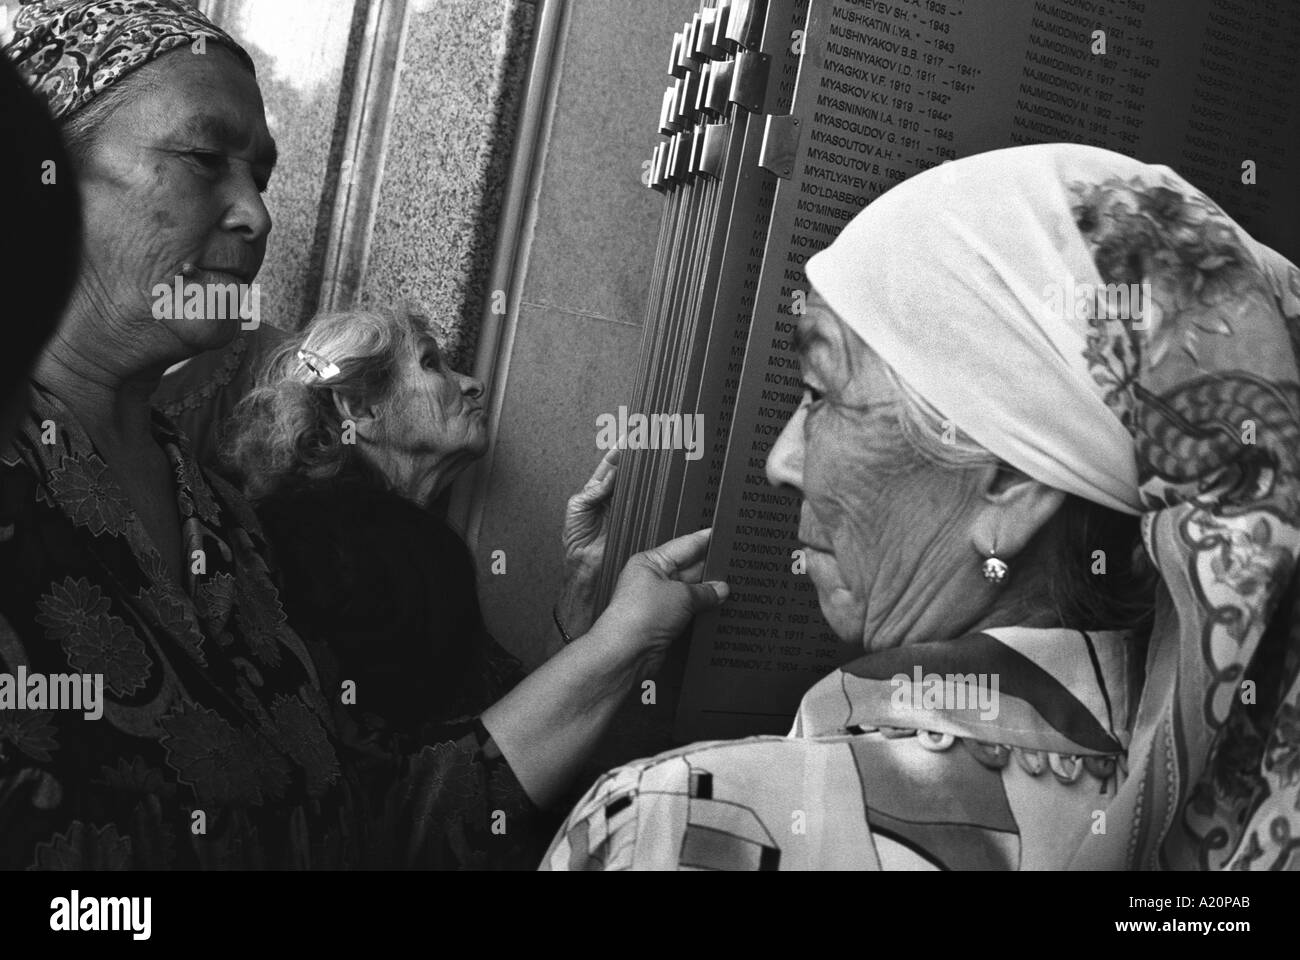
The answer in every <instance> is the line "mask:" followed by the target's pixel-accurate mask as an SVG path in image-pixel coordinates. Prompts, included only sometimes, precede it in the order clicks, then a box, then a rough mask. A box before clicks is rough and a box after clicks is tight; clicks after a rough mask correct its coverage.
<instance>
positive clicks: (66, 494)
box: [50, 454, 133, 537]
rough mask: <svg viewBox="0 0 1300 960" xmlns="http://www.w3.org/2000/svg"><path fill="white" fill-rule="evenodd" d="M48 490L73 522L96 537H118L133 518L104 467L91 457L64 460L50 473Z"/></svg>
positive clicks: (128, 505) (127, 503) (73, 457)
mask: <svg viewBox="0 0 1300 960" xmlns="http://www.w3.org/2000/svg"><path fill="white" fill-rule="evenodd" d="M50 491H51V493H52V494H53V495H54V499H55V502H56V503H58V504H59V505H60V506H62V507H63V509H64V510H66V511H67V513H68V516H69V517H71V518H72V522H73V523H76V524H79V525H80V526H83V527H85V528H87V529H88V530H89V531H90V532H91V533H92V534H94V535H95V536H97V537H98V536H100V535H101V534H104V533H107V534H109V535H111V536H114V537H116V536H120V535H121V534H122V533H124V532H125V531H126V525H127V523H128V522H129V521H130V520H131V518H132V516H133V513H132V510H131V504H130V503H129V502H127V499H126V497H124V496H122V494H121V493H120V492H119V491H118V489H117V485H116V484H115V483H113V481H112V479H111V476H110V474H109V471H108V466H107V465H106V464H105V463H104V461H103V460H101V459H99V457H98V456H96V455H94V454H91V455H90V456H88V457H84V458H83V457H79V456H75V455H74V456H70V457H64V458H63V462H62V466H60V467H59V468H58V469H56V470H53V471H51V473H50Z"/></svg>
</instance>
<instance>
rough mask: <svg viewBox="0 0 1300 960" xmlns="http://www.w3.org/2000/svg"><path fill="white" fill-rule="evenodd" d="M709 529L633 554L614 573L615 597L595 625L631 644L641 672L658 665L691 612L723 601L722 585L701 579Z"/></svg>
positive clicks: (725, 587) (724, 584)
mask: <svg viewBox="0 0 1300 960" xmlns="http://www.w3.org/2000/svg"><path fill="white" fill-rule="evenodd" d="M712 532H713V531H712V530H699V531H697V532H695V533H691V534H687V535H686V536H684V537H678V538H677V539H676V540H669V541H668V542H667V543H664V544H661V545H659V546H657V547H654V548H653V549H651V550H647V551H645V552H644V553H638V554H636V555H635V556H633V557H632V558H631V559H630V560H628V562H627V565H626V566H625V567H623V572H622V573H621V574H620V575H619V578H618V586H617V587H616V588H615V589H614V597H613V599H612V600H610V602H609V606H608V607H607V608H606V609H605V612H604V613H603V614H601V616H600V619H599V620H598V621H597V624H596V626H597V628H599V629H600V630H601V631H607V632H608V633H609V635H610V636H612V637H614V638H616V640H617V641H618V642H623V643H628V644H630V645H632V646H633V647H635V648H636V650H637V653H638V655H639V656H641V657H644V671H645V672H653V670H655V669H656V668H657V667H658V666H659V664H660V663H661V662H662V660H663V657H664V654H666V653H667V651H668V647H669V645H670V644H671V643H672V642H673V640H674V639H675V638H676V637H677V636H678V635H679V634H680V633H681V632H682V631H683V630H685V629H686V626H687V624H689V623H690V622H691V618H692V617H694V616H695V614H697V613H699V612H701V611H703V610H709V609H712V608H713V607H717V606H719V605H721V604H722V602H723V601H724V600H726V599H727V595H728V587H727V584H726V583H724V582H722V581H720V580H711V581H707V582H704V583H701V582H700V577H701V575H702V574H703V572H704V555H705V553H706V552H707V551H708V548H709V536H710V535H711V534H712ZM642 675H644V673H643V674H642Z"/></svg>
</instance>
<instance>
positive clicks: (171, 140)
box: [80, 44, 276, 359]
mask: <svg viewBox="0 0 1300 960" xmlns="http://www.w3.org/2000/svg"><path fill="white" fill-rule="evenodd" d="M206 49H207V52H206V53H203V54H196V53H194V52H192V51H191V49H190V48H189V47H182V48H181V49H179V50H175V51H172V52H171V53H168V54H166V55H164V56H163V57H160V58H159V59H158V60H156V61H154V62H153V63H151V64H148V65H146V66H144V67H141V68H140V70H139V71H138V80H139V84H138V85H137V84H135V83H134V82H133V84H132V85H133V88H134V89H133V90H132V91H130V96H128V97H127V98H126V99H125V100H124V102H123V103H122V104H121V105H120V106H119V107H118V108H117V109H116V111H115V112H113V113H112V114H111V115H110V116H109V117H108V118H107V120H106V121H105V122H104V123H103V125H102V126H101V127H100V128H99V130H98V132H97V134H96V137H95V139H94V142H93V143H92V144H91V146H90V149H89V153H88V156H87V158H86V160H85V162H84V164H83V168H82V169H81V170H80V173H81V183H82V193H83V198H84V205H85V224H86V226H85V236H86V257H85V261H84V264H83V268H82V276H81V284H80V286H81V289H82V293H83V295H85V296H88V297H92V298H94V300H95V301H96V304H95V305H96V307H97V308H98V309H99V310H100V311H101V312H102V313H103V314H104V315H105V316H106V317H107V318H108V320H109V322H110V324H111V326H112V327H113V328H114V329H113V330H112V331H110V332H111V333H117V334H119V335H120V333H121V332H122V331H121V329H119V328H122V327H126V326H128V325H129V326H131V327H134V328H136V329H138V328H139V326H140V324H141V323H156V324H160V325H162V326H163V327H164V328H165V329H166V330H167V331H168V337H167V338H166V339H167V340H168V341H170V342H167V343H164V344H163V345H162V346H161V348H160V349H162V350H163V351H165V352H168V353H171V354H174V355H175V358H176V359H179V358H183V357H187V356H192V355H193V354H195V353H199V352H201V351H203V350H207V349H211V348H213V347H218V346H221V345H223V344H224V343H227V342H228V341H229V340H230V339H231V337H233V336H234V334H235V332H236V331H237V330H238V329H239V323H240V318H239V315H238V313H237V312H235V316H233V317H229V316H228V317H227V318H226V319H224V320H223V319H217V318H190V319H186V318H185V317H184V316H183V315H182V316H180V317H177V318H174V319H155V317H156V316H157V314H156V313H155V311H154V301H155V299H156V298H155V294H154V287H155V286H156V285H158V284H168V285H174V283H175V280H176V277H177V276H178V275H180V274H181V273H182V269H183V268H184V267H185V266H186V265H187V264H189V265H192V266H193V267H194V268H197V269H196V272H194V273H192V274H190V275H189V276H187V277H185V279H184V282H187V283H198V284H222V285H226V284H247V283H251V282H252V281H253V279H254V277H256V276H257V272H258V270H260V269H261V266H262V260H263V258H264V256H265V254H266V240H267V235H268V233H269V232H270V230H271V217H270V214H269V213H268V212H267V209H266V206H265V204H264V203H263V201H262V191H264V190H265V189H266V186H267V181H268V180H269V178H270V176H271V171H272V169H273V168H274V166H275V159H276V151H275V143H274V141H273V140H272V138H271V134H270V132H269V131H268V130H267V126H266V117H265V114H264V111H263V107H262V97H261V94H260V92H259V91H258V88H257V82H256V81H255V80H254V78H253V76H252V75H251V74H250V73H249V72H248V71H247V70H246V69H245V68H244V67H243V66H242V65H241V64H240V62H239V60H238V59H237V58H236V57H235V56H234V55H233V54H232V53H230V52H229V51H227V50H225V49H223V48H222V47H220V46H218V45H215V44H212V45H209V46H208V47H207V48H206ZM225 312H226V313H229V312H230V311H225Z"/></svg>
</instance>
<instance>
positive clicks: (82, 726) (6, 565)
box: [0, 388, 530, 869]
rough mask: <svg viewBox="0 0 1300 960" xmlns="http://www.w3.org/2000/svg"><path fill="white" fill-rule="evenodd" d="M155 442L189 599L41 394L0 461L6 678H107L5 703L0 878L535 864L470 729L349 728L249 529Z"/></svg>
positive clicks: (159, 432)
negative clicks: (387, 732)
mask: <svg viewBox="0 0 1300 960" xmlns="http://www.w3.org/2000/svg"><path fill="white" fill-rule="evenodd" d="M154 435H155V438H156V439H157V441H158V443H159V445H160V446H161V447H162V449H163V450H164V451H165V452H166V453H167V456H168V458H169V459H170V460H171V462H172V463H173V465H174V467H175V479H176V509H177V511H178V513H179V515H180V519H181V523H182V531H183V538H184V548H185V557H186V558H187V567H186V569H185V582H184V589H183V590H182V589H179V588H178V587H177V586H176V585H174V584H173V583H172V581H171V580H170V579H169V578H168V576H167V574H166V571H165V569H164V564H163V562H162V558H161V557H160V556H159V555H158V553H157V551H156V550H155V548H154V547H153V545H152V543H151V541H150V539H149V537H148V535H147V534H146V532H145V529H144V527H143V525H142V524H141V522H140V520H139V518H138V517H137V516H136V515H135V514H134V512H133V511H132V509H131V507H130V505H129V503H128V501H127V499H126V497H125V496H124V495H123V493H122V491H121V489H120V488H119V487H118V485H117V484H116V482H115V480H114V478H113V475H112V472H111V471H110V470H109V468H108V467H107V466H106V465H105V463H104V461H103V459H102V458H101V457H100V455H99V454H98V452H97V451H96V449H95V447H94V445H93V443H92V442H91V441H90V439H89V437H88V436H87V435H86V434H85V432H84V431H83V430H82V429H81V427H80V426H79V425H78V424H77V422H76V420H75V419H74V417H73V416H72V414H71V413H70V412H69V411H68V410H67V409H66V408H65V407H63V405H62V404H61V403H60V402H59V401H58V400H57V399H56V398H55V397H53V396H52V395H51V394H49V393H47V392H45V391H43V390H41V389H40V388H34V390H33V399H32V405H31V409H30V411H29V415H28V417H27V419H26V420H25V421H24V423H23V424H22V426H21V429H20V433H19V435H18V436H17V438H16V439H15V440H14V441H13V443H12V444H11V445H10V447H9V448H7V449H5V450H4V451H3V452H0V674H7V675H9V676H11V677H12V676H15V675H17V674H18V673H19V668H22V669H23V671H25V673H26V674H27V675H28V676H31V675H34V674H42V675H45V676H47V677H48V676H51V675H60V674H62V675H67V674H99V675H102V677H103V699H104V704H103V715H102V717H99V718H98V719H89V718H87V716H86V715H85V712H84V711H74V710H49V709H45V710H37V709H16V708H11V709H0V867H3V868H8V869H23V868H34V869H82V868H89V869H129V868H144V869H168V868H179V869H195V868H218V869H220V868H225V869H242V868H249V869H257V868H268V869H282V868H327V869H328V868H345V867H373V866H403V867H404V866H419V867H440V868H455V867H488V866H502V865H519V866H527V865H528V863H527V854H525V853H524V852H523V850H524V839H525V837H526V835H527V831H526V830H525V829H524V824H525V822H526V821H527V819H528V815H529V813H530V810H529V808H528V805H527V801H526V800H525V799H524V798H523V794H522V791H521V790H520V789H519V787H518V784H517V783H516V782H515V781H514V778H513V776H512V775H511V773H510V771H509V768H508V766H506V765H505V764H504V762H502V761H501V760H500V758H499V753H498V752H497V751H495V748H494V745H493V744H492V743H491V741H490V740H489V739H488V738H487V737H486V731H484V730H483V729H482V727H481V725H479V724H477V723H475V722H474V721H473V720H472V718H467V719H466V720H464V721H462V722H461V723H460V724H459V725H442V726H439V725H437V724H430V725H426V726H425V727H422V728H421V729H420V730H419V731H418V732H419V734H420V735H421V736H422V737H423V739H422V740H417V739H416V738H407V739H405V740H403V741H402V742H400V743H398V742H396V741H390V742H389V743H387V744H385V745H384V748H383V749H377V748H376V747H375V745H374V744H373V743H370V744H367V743H364V742H362V741H363V740H364V738H358V737H352V738H350V739H349V738H348V737H347V734H346V731H344V732H343V733H341V732H340V724H341V723H342V724H344V725H346V724H348V723H349V722H350V721H349V711H351V710H352V709H353V708H352V707H351V706H350V705H348V704H346V703H344V702H343V700H344V698H343V697H342V696H341V695H340V690H339V687H338V686H331V685H330V683H329V682H328V681H327V682H323V681H322V677H321V669H320V667H319V666H318V664H317V662H316V660H315V659H313V655H312V652H311V651H310V650H309V649H308V646H307V645H306V644H305V643H304V642H303V641H302V640H301V639H300V638H299V637H298V636H297V635H296V634H295V633H294V632H293V631H292V630H291V629H290V628H289V627H288V625H287V622H286V617H285V613H284V611H283V609H282V607H281V604H280V601H279V595H278V591H277V587H276V583H275V581H274V579H273V576H272V571H271V570H270V568H269V567H268V564H267V562H266V560H265V557H266V555H267V548H266V544H265V542H264V540H263V538H262V534H261V530H260V527H259V525H258V521H257V518H256V517H255V516H254V515H253V513H252V511H251V510H250V509H249V508H248V506H247V505H246V504H245V503H244V502H243V501H242V499H241V498H240V496H239V495H238V494H237V493H236V492H235V491H234V490H233V489H232V488H230V487H229V486H228V485H226V484H225V483H224V482H222V481H220V480H219V479H218V478H215V477H208V476H207V475H206V474H205V473H204V472H203V471H201V470H200V469H199V468H197V467H196V466H195V465H194V463H193V462H192V460H191V459H190V458H189V456H188V454H187V452H186V445H185V442H184V440H183V439H182V438H181V437H180V436H179V435H178V434H177V433H176V432H175V430H174V428H173V427H172V426H171V425H170V423H169V422H168V421H167V420H166V419H165V418H164V417H162V416H161V415H160V414H155V419H154ZM317 652H318V654H319V653H321V651H317ZM331 662H332V661H331V659H330V658H329V657H328V656H323V657H322V659H321V663H322V665H324V666H325V667H326V669H327V671H328V670H329V669H330V666H329V665H330V663H331ZM483 692H484V693H485V694H487V693H491V692H495V691H488V690H487V689H486V688H484V689H483ZM488 702H490V700H487V701H485V702H479V703H477V704H476V705H475V706H476V707H477V708H478V709H481V708H482V707H484V706H486V705H487V703H488ZM51 706H53V704H51ZM399 751H400V752H399ZM503 821H504V823H505V824H506V830H505V832H504V833H503V832H501V831H500V830H499V829H498V830H496V831H494V830H493V829H492V825H493V824H494V823H497V824H500V823H501V822H503Z"/></svg>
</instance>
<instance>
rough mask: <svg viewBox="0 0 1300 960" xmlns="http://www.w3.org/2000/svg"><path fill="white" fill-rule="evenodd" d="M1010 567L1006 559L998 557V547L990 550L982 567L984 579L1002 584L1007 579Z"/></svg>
mask: <svg viewBox="0 0 1300 960" xmlns="http://www.w3.org/2000/svg"><path fill="white" fill-rule="evenodd" d="M1009 569H1010V568H1009V567H1008V566H1007V565H1006V563H1005V562H1004V561H1002V560H999V559H998V551H997V547H994V548H993V549H992V550H990V551H989V555H988V559H986V560H985V561H984V563H983V565H982V566H981V567H980V570H981V571H982V572H983V574H984V579H985V580H987V581H988V582H989V583H992V584H995V585H1000V584H1002V583H1003V582H1004V581H1005V580H1006V579H1007V571H1008V570H1009Z"/></svg>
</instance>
